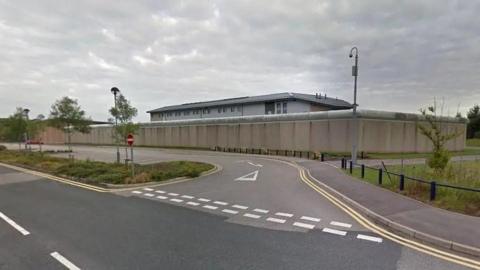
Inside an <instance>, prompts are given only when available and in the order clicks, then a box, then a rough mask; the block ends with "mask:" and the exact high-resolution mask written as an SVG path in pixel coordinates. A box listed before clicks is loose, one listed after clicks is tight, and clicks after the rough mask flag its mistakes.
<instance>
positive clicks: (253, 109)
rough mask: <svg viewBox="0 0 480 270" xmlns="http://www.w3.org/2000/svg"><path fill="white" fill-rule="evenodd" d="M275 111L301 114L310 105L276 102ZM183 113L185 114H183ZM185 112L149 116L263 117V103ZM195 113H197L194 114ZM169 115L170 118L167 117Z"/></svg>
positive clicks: (169, 119) (157, 117)
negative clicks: (285, 108) (284, 107)
mask: <svg viewBox="0 0 480 270" xmlns="http://www.w3.org/2000/svg"><path fill="white" fill-rule="evenodd" d="M274 103H275V110H274V113H273V114H278V110H277V106H280V114H284V110H283V106H284V103H286V104H287V112H286V113H301V112H310V111H311V105H310V103H308V102H304V101H299V100H295V101H291V100H289V101H276V102H274ZM185 111H186V112H187V114H185ZM185 111H178V112H179V113H180V114H178V113H177V114H176V113H175V112H174V111H173V112H163V113H162V114H163V116H162V117H161V116H160V113H152V114H150V120H151V121H173V120H186V119H202V118H220V117H234V116H249V115H265V103H253V104H240V105H226V106H221V107H210V108H209V112H208V111H207V110H206V109H196V110H193V109H189V110H185ZM194 111H197V112H198V113H196V114H195V113H194ZM168 114H170V116H169V115H168Z"/></svg>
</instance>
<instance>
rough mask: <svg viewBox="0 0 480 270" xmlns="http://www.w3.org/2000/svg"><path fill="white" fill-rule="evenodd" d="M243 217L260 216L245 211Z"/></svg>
mask: <svg viewBox="0 0 480 270" xmlns="http://www.w3.org/2000/svg"><path fill="white" fill-rule="evenodd" d="M243 216H244V217H249V218H260V216H259V215H254V214H249V213H246V214H243Z"/></svg>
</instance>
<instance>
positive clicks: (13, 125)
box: [3, 107, 28, 149]
mask: <svg viewBox="0 0 480 270" xmlns="http://www.w3.org/2000/svg"><path fill="white" fill-rule="evenodd" d="M4 124H5V127H4V130H3V136H4V137H5V139H7V140H9V141H14V142H18V148H19V149H21V148H22V141H24V140H25V139H26V138H25V134H26V133H27V125H28V123H27V118H26V117H25V113H24V110H23V108H21V107H18V108H17V109H16V110H15V112H14V113H13V114H12V115H10V116H9V117H8V118H7V119H6V120H5V122H4Z"/></svg>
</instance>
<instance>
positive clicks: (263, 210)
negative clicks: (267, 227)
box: [253, 208, 269, 214]
mask: <svg viewBox="0 0 480 270" xmlns="http://www.w3.org/2000/svg"><path fill="white" fill-rule="evenodd" d="M253 211H255V212H258V213H263V214H266V213H268V212H269V211H268V210H266V209H260V208H255V209H253Z"/></svg>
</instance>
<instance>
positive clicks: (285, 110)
mask: <svg viewBox="0 0 480 270" xmlns="http://www.w3.org/2000/svg"><path fill="white" fill-rule="evenodd" d="M283 113H287V102H283Z"/></svg>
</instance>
